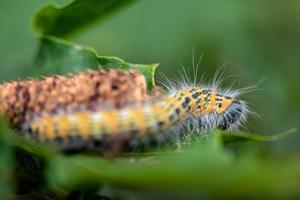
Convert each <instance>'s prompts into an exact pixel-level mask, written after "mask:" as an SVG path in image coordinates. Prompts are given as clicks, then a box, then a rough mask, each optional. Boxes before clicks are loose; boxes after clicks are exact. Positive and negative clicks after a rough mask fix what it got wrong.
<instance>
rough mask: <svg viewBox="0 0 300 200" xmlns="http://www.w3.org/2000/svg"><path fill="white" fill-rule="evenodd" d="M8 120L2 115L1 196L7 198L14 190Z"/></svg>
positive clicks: (0, 146)
mask: <svg viewBox="0 0 300 200" xmlns="http://www.w3.org/2000/svg"><path fill="white" fill-rule="evenodd" d="M10 135H11V131H9V128H8V123H7V121H6V120H5V119H4V118H2V117H0V196H1V198H3V199H6V198H5V197H7V195H8V194H9V193H11V192H12V184H13V183H12V180H11V179H10V175H11V170H12V169H11V167H12V149H11V146H10V143H11V141H10Z"/></svg>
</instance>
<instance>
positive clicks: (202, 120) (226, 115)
mask: <svg viewBox="0 0 300 200" xmlns="http://www.w3.org/2000/svg"><path fill="white" fill-rule="evenodd" d="M195 108H196V109H195V110H194V111H193V112H192V115H193V118H194V119H195V121H196V122H197V124H196V126H198V129H200V130H204V131H209V130H212V129H216V128H218V129H222V130H229V131H235V130H237V129H238V128H239V127H240V125H241V124H242V123H243V122H244V121H245V120H246V116H247V114H248V113H249V109H248V107H247V105H246V103H245V102H244V101H242V100H238V99H236V98H235V96H233V95H224V94H223V93H219V92H216V91H215V90H210V89H208V90H202V92H201V95H200V96H199V99H198V101H196V105H195Z"/></svg>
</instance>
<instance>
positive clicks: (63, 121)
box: [57, 115, 70, 137]
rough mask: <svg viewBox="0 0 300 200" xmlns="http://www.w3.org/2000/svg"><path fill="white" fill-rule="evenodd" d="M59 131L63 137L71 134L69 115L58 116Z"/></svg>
mask: <svg viewBox="0 0 300 200" xmlns="http://www.w3.org/2000/svg"><path fill="white" fill-rule="evenodd" d="M57 126H58V132H59V134H60V135H61V136H62V137H67V136H68V135H69V134H70V123H69V119H68V116H67V115H61V116H59V117H57Z"/></svg>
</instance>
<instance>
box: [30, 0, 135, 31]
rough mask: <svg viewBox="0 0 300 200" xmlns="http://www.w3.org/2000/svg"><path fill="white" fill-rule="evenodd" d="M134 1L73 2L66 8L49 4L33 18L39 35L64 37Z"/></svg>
mask: <svg viewBox="0 0 300 200" xmlns="http://www.w3.org/2000/svg"><path fill="white" fill-rule="evenodd" d="M132 1H133V0H101V1H99V0H84V1H82V0H72V1H71V2H69V3H68V4H67V5H65V6H58V5H53V4H49V5H46V6H44V7H43V8H41V9H40V10H39V11H38V12H37V13H36V14H35V16H34V18H33V31H34V32H35V33H37V34H38V35H55V36H64V35H67V34H70V33H72V32H74V31H76V30H77V29H79V28H82V27H83V26H85V25H88V24H90V23H91V22H94V21H96V20H99V19H103V18H104V17H106V16H107V15H108V14H110V13H111V12H112V11H115V10H117V9H118V8H121V7H122V6H124V5H126V4H128V3H130V2H132Z"/></svg>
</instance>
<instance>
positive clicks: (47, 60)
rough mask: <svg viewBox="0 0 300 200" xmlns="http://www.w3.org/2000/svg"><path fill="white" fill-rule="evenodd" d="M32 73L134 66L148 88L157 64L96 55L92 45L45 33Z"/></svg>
mask: <svg viewBox="0 0 300 200" xmlns="http://www.w3.org/2000/svg"><path fill="white" fill-rule="evenodd" d="M33 66H34V72H35V74H36V75H49V74H68V73H72V72H77V71H82V70H84V69H87V68H91V69H99V67H102V68H104V69H110V68H119V69H123V70H130V69H135V70H137V71H139V72H141V73H142V74H143V75H144V76H145V78H146V81H147V85H148V89H150V90H151V89H152V88H153V87H154V86H155V83H154V74H155V70H156V68H157V66H158V64H148V65H145V64H131V63H127V62H125V61H124V60H122V59H120V58H117V57H107V56H100V55H98V53H97V52H96V50H95V49H93V48H91V47H86V46H82V45H78V44H74V43H72V42H68V41H65V40H62V39H59V38H56V37H53V36H45V37H42V38H41V40H40V47H39V50H38V53H37V56H36V59H35V61H34V64H33Z"/></svg>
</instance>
